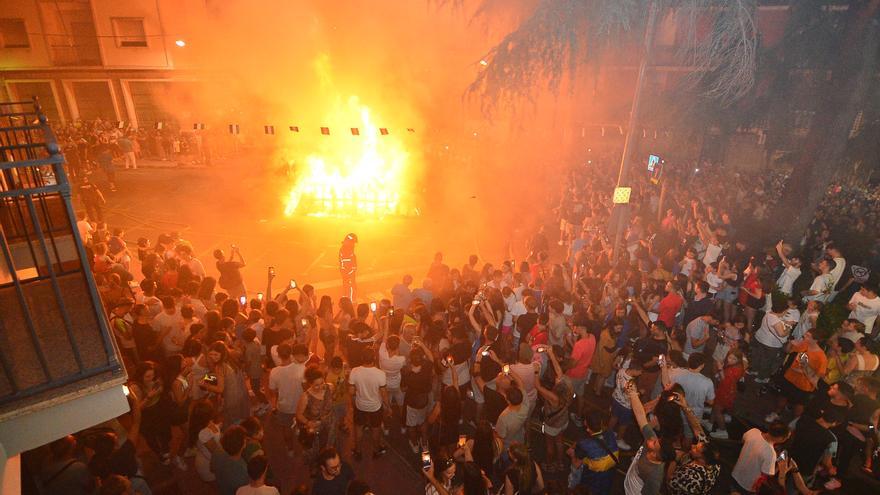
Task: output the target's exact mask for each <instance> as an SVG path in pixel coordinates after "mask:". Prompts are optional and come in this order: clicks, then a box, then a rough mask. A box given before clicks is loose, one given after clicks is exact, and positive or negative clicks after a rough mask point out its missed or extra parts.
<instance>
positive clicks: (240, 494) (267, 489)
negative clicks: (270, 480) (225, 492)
mask: <svg viewBox="0 0 880 495" xmlns="http://www.w3.org/2000/svg"><path fill="white" fill-rule="evenodd" d="M235 495H280V494H279V493H278V489H277V488H275V487H274V486H267V485H263V486H261V487H259V488H254V487H252V486H251V485H244V486H242V487H239V489H238V490H236V491H235Z"/></svg>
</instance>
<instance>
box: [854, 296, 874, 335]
mask: <svg viewBox="0 0 880 495" xmlns="http://www.w3.org/2000/svg"><path fill="white" fill-rule="evenodd" d="M849 303H850V304H854V305H855V307H856V309H854V310H852V311H851V312H850V314H849V317H850V318H855V319H856V320H859V321H860V322H862V323H864V324H865V333H871V329H872V328H874V320H876V319H877V315H880V297H875V298H874V299H868V298H867V297H865V296H863V295H862V294H861V293H858V292H856V293H855V294H853V296H852V298H850V300H849Z"/></svg>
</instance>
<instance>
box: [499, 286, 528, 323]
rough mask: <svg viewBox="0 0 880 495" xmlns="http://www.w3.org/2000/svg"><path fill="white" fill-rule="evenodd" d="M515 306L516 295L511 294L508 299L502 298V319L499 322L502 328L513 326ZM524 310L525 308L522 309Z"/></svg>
mask: <svg viewBox="0 0 880 495" xmlns="http://www.w3.org/2000/svg"><path fill="white" fill-rule="evenodd" d="M515 304H516V294H515V293H513V292H511V293H510V297H506V298H504V308H505V309H504V319H503V320H502V321H501V326H502V327H512V326H513V306H514V305H515ZM523 309H525V307H523Z"/></svg>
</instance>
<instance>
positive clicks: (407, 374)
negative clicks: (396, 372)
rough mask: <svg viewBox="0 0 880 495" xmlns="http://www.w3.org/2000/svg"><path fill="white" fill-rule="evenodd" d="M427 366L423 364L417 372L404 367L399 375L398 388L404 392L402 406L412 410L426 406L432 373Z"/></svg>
mask: <svg viewBox="0 0 880 495" xmlns="http://www.w3.org/2000/svg"><path fill="white" fill-rule="evenodd" d="M427 364H429V363H427V362H426V363H423V364H422V367H421V369H420V370H419V371H413V370H412V369H411V368H410V367H406V368H404V370H403V373H401V378H400V386H401V387H402V388H403V389H405V390H406V396H405V398H404V405H406V406H409V407H411V408H413V409H421V408H423V407H426V406H427V405H428V394H430V393H431V382H432V380H433V373H432V371H431V367H430V366H427Z"/></svg>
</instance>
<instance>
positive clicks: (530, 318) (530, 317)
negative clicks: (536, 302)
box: [516, 313, 538, 337]
mask: <svg viewBox="0 0 880 495" xmlns="http://www.w3.org/2000/svg"><path fill="white" fill-rule="evenodd" d="M537 324H538V313H526V314H524V315H520V317H519V318H517V320H516V329H517V331H519V334H520V336H522V337H525V336H526V335H527V334H528V333H529V332H530V331H531V330H532V328H534V326H535V325H537Z"/></svg>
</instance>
